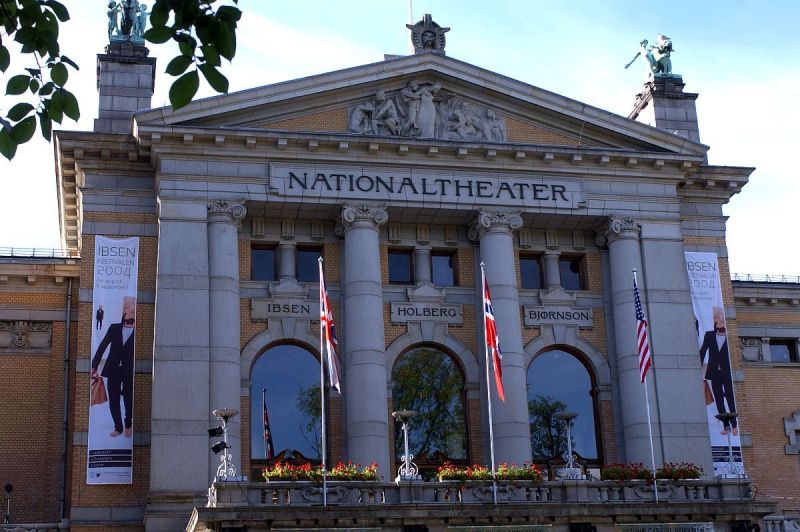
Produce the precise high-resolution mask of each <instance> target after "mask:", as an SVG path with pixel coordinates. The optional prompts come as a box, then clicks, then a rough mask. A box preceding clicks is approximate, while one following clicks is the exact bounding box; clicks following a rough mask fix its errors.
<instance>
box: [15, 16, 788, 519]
mask: <svg viewBox="0 0 800 532" xmlns="http://www.w3.org/2000/svg"><path fill="white" fill-rule="evenodd" d="M411 29H412V35H413V36H414V42H415V45H416V46H417V53H415V54H413V55H409V56H391V57H387V58H386V59H385V60H384V61H380V62H377V63H373V64H368V65H363V66H359V67H355V68H349V69H345V70H340V71H336V72H329V73H322V74H319V75H316V76H311V77H308V78H303V79H298V80H293V81H287V82H283V83H277V84H273V85H267V86H263V87H256V88H253V89H249V90H245V91H241V92H237V93H232V94H227V95H222V96H217V97H213V98H208V99H204V100H199V101H195V102H192V103H190V104H189V105H187V106H185V107H184V108H181V109H179V110H177V111H176V110H173V109H172V108H170V107H163V108H158V109H151V108H150V98H151V96H152V93H153V84H154V80H155V72H156V66H155V60H154V59H152V58H150V57H149V56H148V53H147V49H146V48H145V47H143V46H141V45H139V44H136V43H133V42H130V41H113V42H112V43H111V44H110V45H109V46H108V47H107V49H106V51H105V53H102V54H100V55H98V60H97V61H98V62H97V65H98V70H97V72H98V74H97V75H98V77H97V85H98V90H99V92H100V109H99V114H98V118H97V120H96V121H95V127H94V130H93V131H59V132H57V133H56V134H55V166H56V174H57V182H56V183H55V185H56V187H57V193H58V200H59V201H58V203H59V209H60V211H59V215H60V224H61V234H62V238H63V250H62V251H61V252H59V253H55V254H53V255H52V256H50V257H42V256H41V254H38V255H36V254H31V256H29V257H21V256H19V253H17V254H16V255H15V256H5V257H2V258H0V384H2V385H1V386H0V401H1V402H0V404H2V408H1V409H0V426H2V427H3V435H2V440H0V441H2V445H0V464H1V465H0V483H2V484H4V485H6V484H11V485H12V486H13V491H10V490H6V491H5V492H4V493H3V497H4V498H3V511H4V513H5V512H6V503H8V508H9V511H8V513H9V514H10V519H9V521H10V522H11V523H12V524H10V525H2V526H0V530H7V529H10V530H56V529H69V530H76V531H77V530H86V531H99V530H148V531H151V530H152V531H161V530H193V531H201V530H215V531H222V530H231V531H233V530H267V529H273V528H274V529H313V530H327V529H347V530H377V529H388V530H398V531H399V530H414V531H416V530H449V529H453V530H537V531H546V530H547V529H552V530H553V531H554V532H556V531H567V530H570V531H573V530H574V531H579V530H580V531H589V530H598V529H602V530H603V531H612V530H617V529H619V530H623V531H624V530H629V531H635V532H649V531H659V532H660V531H661V530H676V531H684V532H688V531H690V530H691V531H695V530H696V531H699V530H712V529H718V530H722V531H729V530H730V531H737V532H745V531H749V530H757V529H758V528H757V527H759V526H760V527H767V528H769V530H770V532H778V531H781V532H784V531H786V532H789V531H792V530H798V529H800V521H799V520H798V515H799V514H798V509H800V503H799V502H798V501H800V459H799V458H798V450H800V444H798V438H799V436H798V435H799V434H800V360H798V338H800V306H798V301H800V283H798V282H797V279H795V280H794V282H792V280H791V279H782V281H783V282H774V281H775V279H755V278H746V279H742V280H739V281H731V276H730V272H729V271H728V265H727V250H726V244H725V221H726V217H725V216H723V211H722V206H723V205H724V204H725V203H726V202H728V201H729V199H730V198H731V197H732V196H733V195H734V194H737V193H740V192H742V189H743V187H744V186H745V184H746V183H747V181H748V176H749V175H750V174H751V172H752V171H753V168H741V167H732V166H718V165H711V164H708V162H707V158H706V153H707V150H708V146H706V145H704V144H702V143H701V139H700V128H699V126H698V121H697V114H696V111H695V100H696V98H697V97H698V95H697V94H695V93H690V92H686V91H685V90H684V82H683V80H682V78H681V77H680V76H677V75H669V76H666V75H656V76H654V77H653V78H652V79H651V81H649V82H647V83H646V84H645V85H644V87H642V88H641V90H640V92H639V94H636V92H637V87H632V90H631V96H632V98H631V99H632V105H633V110H632V111H631V114H630V115H629V116H628V117H623V116H619V115H616V114H613V113H610V112H607V111H604V110H602V109H598V108H595V107H592V106H590V105H586V104H583V103H581V102H577V101H574V100H571V99H569V98H567V97H564V96H561V95H558V94H554V93H552V92H548V91H547V90H545V89H542V88H538V87H534V86H531V85H528V84H526V83H522V82H520V81H517V80H514V79H510V78H508V77H505V76H502V75H499V74H496V73H494V72H491V71H490V70H487V69H485V68H482V67H480V66H475V65H471V64H468V63H465V62H463V61H459V60H458V59H455V58H452V57H449V56H447V55H446V54H445V49H444V32H445V31H446V28H441V27H439V26H438V25H436V24H435V23H434V22H432V21H431V20H430V17H427V16H426V18H424V19H423V20H422V21H421V22H420V23H419V24H417V25H416V26H413V27H411ZM705 97H711V98H713V95H708V94H707V95H705ZM743 193H746V189H745V191H744V192H743ZM100 237H103V238H110V239H118V238H130V237H138V252H137V259H138V285H137V286H136V291H135V296H136V304H135V316H136V327H135V364H134V371H135V377H134V378H133V382H132V383H131V384H132V386H133V390H134V392H133V396H132V399H131V400H130V401H128V399H127V397H125V401H124V407H125V409H126V410H127V409H131V410H132V415H131V416H130V417H131V418H132V421H131V423H132V425H130V426H128V424H127V421H126V424H125V426H124V427H120V428H118V429H116V430H115V432H116V433H117V435H116V436H114V435H113V434H112V436H114V437H115V438H130V439H131V441H132V449H133V450H132V455H131V456H130V460H131V461H132V478H131V479H130V483H124V484H92V483H87V465H88V464H87V456H88V455H89V453H87V446H88V445H90V443H89V440H90V439H91V438H90V416H89V412H90V387H89V381H90V375H91V374H92V373H93V371H94V370H93V368H97V361H99V358H98V359H97V360H93V358H94V355H95V353H93V349H92V331H93V329H94V328H95V327H101V326H102V324H101V323H99V322H102V318H99V319H98V314H97V310H98V307H97V305H96V301H97V294H95V293H93V291H94V290H93V287H94V286H95V284H94V281H95V278H94V276H95V272H96V271H97V270H96V264H97V262H96V258H97V257H95V256H94V255H95V249H96V239H98V238H100ZM687 252H701V253H709V254H715V255H716V257H717V258H718V262H717V263H716V264H718V273H719V286H720V290H721V294H722V302H723V303H724V305H723V306H724V312H723V311H722V310H721V309H720V312H722V314H724V319H722V322H723V325H722V327H723V328H724V327H725V325H724V323H725V322H727V341H728V345H729V346H730V347H729V349H728V348H727V347H726V348H725V349H726V350H727V351H728V353H729V359H730V366H731V369H730V373H731V376H732V378H731V382H732V385H733V387H734V388H735V392H736V399H737V400H738V401H737V408H736V411H737V412H738V415H739V418H738V421H739V422H738V426H734V427H735V428H734V427H731V428H730V429H726V428H725V427H724V426H723V424H722V423H720V424H719V426H718V427H713V426H712V432H713V431H716V433H719V432H720V431H722V432H723V434H726V433H727V434H728V435H734V434H735V436H736V437H737V438H739V440H740V444H741V456H742V461H743V464H744V473H743V474H742V473H741V472H740V473H739V474H736V475H730V474H718V473H719V472H718V471H715V467H714V461H719V457H718V456H717V454H718V453H717V452H716V451H714V452H712V450H713V449H712V447H713V445H712V441H711V439H710V436H709V421H708V416H707V407H708V408H713V400H710V399H708V398H707V396H706V393H704V388H703V381H704V374H703V371H704V370H703V368H702V363H701V357H700V356H698V333H702V331H700V330H699V327H700V326H699V325H698V324H697V323H696V321H695V317H694V313H693V306H692V305H693V304H692V297H691V295H690V281H689V277H688V276H687V262H686V253H687ZM7 255H11V254H7ZM320 257H321V258H322V259H323V265H324V276H325V281H326V283H327V285H328V291H329V294H330V301H331V308H332V314H333V316H334V321H335V324H336V327H337V333H338V357H339V362H340V365H341V380H342V386H341V392H337V391H335V390H329V391H327V395H326V408H325V413H324V414H325V419H326V421H327V438H326V445H327V451H328V453H327V454H328V463H329V464H335V463H337V462H339V461H344V462H347V461H352V462H354V463H359V464H364V465H366V464H371V463H376V464H377V466H378V472H379V475H380V476H381V477H382V481H379V482H355V483H351V484H344V483H340V484H335V483H334V485H332V487H331V491H330V493H329V495H328V506H327V507H325V506H322V504H321V501H322V499H321V492H320V486H318V485H314V484H312V485H305V484H300V483H291V482H290V483H288V484H281V483H265V482H263V478H262V476H261V470H262V469H263V468H264V467H266V466H267V465H269V464H272V463H274V462H276V461H277V460H284V461H290V462H294V463H308V462H311V463H318V462H319V459H320V451H321V449H320V447H321V445H320V444H321V440H320V437H321V436H320V433H319V420H320V413H319V412H320V407H319V363H320V362H319V360H320V343H319V291H318V281H319V279H318V277H319V275H318V259H319V258H320ZM481 264H483V265H484V267H485V274H486V279H487V281H488V286H489V288H490V291H491V295H492V303H493V311H494V317H495V320H496V324H497V329H498V333H499V338H500V344H501V348H502V352H503V359H502V372H503V383H504V388H505V401H500V400H499V399H498V398H497V397H496V395H495V396H494V397H493V400H492V409H493V421H494V423H493V434H494V452H495V455H496V459H497V462H498V463H501V462H507V463H517V464H522V463H526V462H534V463H537V464H538V465H539V467H540V468H541V469H542V471H543V472H544V473H545V476H546V480H545V481H544V482H542V483H541V484H537V485H529V484H526V483H518V484H517V485H513V484H512V485H503V486H500V487H499V488H498V490H499V492H498V502H497V504H494V503H493V501H492V496H491V489H490V488H487V487H486V486H485V485H483V484H480V485H475V486H471V485H466V486H459V485H456V486H455V487H454V486H453V485H452V484H447V483H438V482H436V481H435V479H434V477H435V473H436V471H437V468H438V467H439V466H441V465H443V464H444V463H445V462H449V463H452V464H455V465H463V466H467V465H470V464H484V465H488V464H489V448H490V445H489V421H488V416H487V410H488V404H487V388H486V387H487V379H486V376H487V373H486V371H485V363H484V360H485V358H484V345H485V342H484V329H483V309H482V290H481ZM634 269H635V270H636V271H637V274H638V286H639V290H640V292H641V299H642V305H643V311H644V314H645V315H646V317H647V320H648V323H649V338H650V343H651V347H652V353H653V367H652V369H651V371H650V373H649V374H648V379H647V384H646V386H647V392H648V399H649V403H650V418H651V426H652V436H653V438H652V443H653V455H654V457H655V461H656V465H661V464H664V463H668V462H691V463H694V464H696V465H697V466H700V467H702V468H703V471H704V474H703V476H702V478H701V479H699V480H694V481H675V482H663V483H662V484H660V485H659V487H658V490H657V491H656V490H654V489H653V487H652V486H651V485H649V484H647V483H644V482H640V483H625V482H617V481H608V480H605V481H601V480H599V478H600V472H601V470H602V469H603V468H605V467H606V466H608V465H610V464H614V463H626V464H632V463H643V464H647V465H649V464H650V463H651V450H650V439H649V436H648V409H647V407H646V400H645V395H644V391H645V387H644V386H643V385H642V383H641V381H640V375H639V366H638V349H637V338H636V332H635V331H636V314H635V310H634V292H633V273H632V272H633V270H634ZM107 312H108V311H107ZM130 312H131V311H130V310H129V311H128V318H130ZM715 312H716V311H715ZM108 315H109V316H110V312H109V313H108ZM107 319H111V318H110V317H109V318H107ZM715 320H717V316H716V315H715ZM124 321H125V320H122V321H121V323H123V325H124ZM715 323H716V322H715ZM716 327H717V326H716V325H715V328H716ZM123 330H124V329H123ZM709 334H711V333H709ZM126 341H127V340H126ZM720 342H721V340H720ZM720 345H721V344H720ZM716 347H719V345H718V344H715V348H716ZM111 349H112V351H113V349H114V347H113V346H112V348H111ZM706 378H708V377H706ZM109 381H110V379H109ZM490 385H491V386H494V384H493V378H491V379H490ZM720 386H722V385H720ZM726 386H728V387H729V386H730V384H728V385H726ZM109 388H111V386H109ZM492 390H493V388H492ZM111 391H112V392H113V390H111ZM116 393H117V396H116V398H114V397H112V398H111V399H112V401H113V400H115V399H116V400H117V401H119V399H120V398H119V393H120V392H119V391H118V390H117V392H116ZM492 393H494V392H493V391H492ZM707 393H708V392H707ZM122 394H123V396H124V395H125V390H123V391H122ZM728 402H729V403H730V402H731V401H730V400H729V401H728ZM709 405H712V406H709ZM220 408H232V409H235V410H237V411H238V412H239V414H238V415H237V416H235V417H233V418H232V419H231V420H230V422H229V424H228V443H229V445H230V454H231V456H232V459H233V463H234V465H235V467H236V469H237V473H236V479H235V480H230V481H227V482H218V483H216V484H214V487H213V489H212V490H211V491H209V488H210V487H211V486H212V482H213V480H214V477H215V474H216V472H217V468H218V465H219V463H220V455H217V454H215V453H214V452H212V451H211V450H210V449H209V444H211V443H214V440H213V439H209V437H208V433H207V429H208V428H209V427H212V426H214V425H215V424H216V423H217V419H216V418H215V416H214V415H212V411H213V410H215V409H220ZM265 409H266V410H267V411H268V416H269V422H270V432H271V443H272V446H273V448H274V454H275V455H276V456H272V454H273V453H272V452H270V451H269V450H268V449H267V448H266V446H265V438H264V419H263V417H264V410H265ZM400 409H412V410H416V411H417V412H418V414H417V417H416V418H414V419H412V421H411V434H410V443H411V447H412V449H411V451H412V452H413V453H414V455H415V459H414V460H415V462H416V463H417V465H418V466H419V469H420V474H421V475H422V476H423V477H424V478H425V479H427V480H424V481H423V480H419V481H414V482H410V481H404V482H400V483H399V484H398V483H395V482H394V479H395V476H396V474H397V467H398V466H399V457H400V455H401V454H402V445H401V443H402V437H401V435H400V432H399V431H398V426H397V423H395V420H394V419H393V417H392V415H391V413H392V412H393V411H396V410H400ZM728 409H729V410H733V407H732V404H729V405H728ZM567 410H568V411H571V412H573V413H576V414H577V417H576V418H574V421H573V425H572V428H571V431H572V432H571V436H570V437H571V439H572V440H573V444H574V450H575V454H576V458H577V462H578V465H579V466H580V468H581V470H582V477H583V478H581V479H569V480H565V479H563V478H559V477H558V475H557V474H556V470H557V469H559V467H560V466H563V460H564V458H563V456H562V451H563V448H562V447H563V434H562V433H561V431H560V430H557V429H558V427H560V425H558V423H557V422H556V421H554V416H555V414H556V413H558V412H562V411H567ZM106 432H107V431H106ZM120 441H122V440H120ZM723 454H724V453H723ZM723 460H724V457H723ZM656 495H657V496H658V497H659V499H658V502H656V500H655V497H656ZM14 523H22V524H18V525H14ZM24 523H27V524H24ZM36 523H39V524H36ZM9 527H10V528H9ZM15 527H16V528H15Z"/></svg>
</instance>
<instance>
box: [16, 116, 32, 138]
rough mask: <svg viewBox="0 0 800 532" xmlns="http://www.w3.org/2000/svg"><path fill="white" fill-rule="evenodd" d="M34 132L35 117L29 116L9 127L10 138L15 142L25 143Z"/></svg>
mask: <svg viewBox="0 0 800 532" xmlns="http://www.w3.org/2000/svg"><path fill="white" fill-rule="evenodd" d="M34 133H36V117H35V116H29V117H28V118H26V119H25V120H23V121H22V122H20V123H19V124H17V125H15V126H14V127H12V128H11V138H12V139H13V140H14V142H16V143H17V144H25V143H26V142H28V141H29V140H31V137H33V134H34Z"/></svg>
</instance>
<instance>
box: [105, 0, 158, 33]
mask: <svg viewBox="0 0 800 532" xmlns="http://www.w3.org/2000/svg"><path fill="white" fill-rule="evenodd" d="M106 15H108V40H109V41H126V40H127V41H135V42H144V31H145V28H146V26H147V18H148V16H149V15H150V13H149V12H148V11H147V4H140V3H139V0H120V1H111V2H108V11H106Z"/></svg>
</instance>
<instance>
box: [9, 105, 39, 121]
mask: <svg viewBox="0 0 800 532" xmlns="http://www.w3.org/2000/svg"><path fill="white" fill-rule="evenodd" d="M31 111H33V106H32V105H31V104H29V103H27V102H22V103H18V104H17V105H15V106H14V107H12V108H11V109H9V110H8V118H10V119H11V120H13V121H14V122H19V121H20V120H22V119H23V118H25V116H27V114H28V113H30V112H31Z"/></svg>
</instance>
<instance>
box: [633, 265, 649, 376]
mask: <svg viewBox="0 0 800 532" xmlns="http://www.w3.org/2000/svg"><path fill="white" fill-rule="evenodd" d="M633 304H634V307H635V308H636V343H637V347H638V350H639V377H640V378H641V379H642V382H644V379H645V377H647V370H648V369H650V364H651V362H652V361H651V358H650V340H648V338H647V320H646V319H644V311H643V310H642V300H641V299H640V298H639V287H638V286H636V275H635V274H634V276H633Z"/></svg>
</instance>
